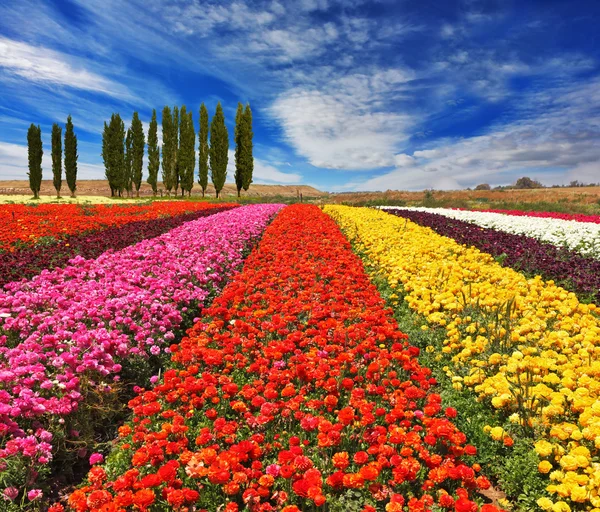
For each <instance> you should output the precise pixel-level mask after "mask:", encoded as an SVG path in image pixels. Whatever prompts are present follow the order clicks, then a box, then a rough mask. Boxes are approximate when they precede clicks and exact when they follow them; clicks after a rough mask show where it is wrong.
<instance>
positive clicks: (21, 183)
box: [0, 180, 328, 198]
mask: <svg viewBox="0 0 600 512" xmlns="http://www.w3.org/2000/svg"><path fill="white" fill-rule="evenodd" d="M158 189H159V190H160V189H163V186H162V183H159V184H158ZM206 193H207V195H208V196H210V197H214V196H215V189H214V187H213V186H212V185H209V186H208V190H207V191H206ZM0 194H1V195H28V194H31V190H30V189H29V181H27V180H14V181H0ZM61 194H62V195H63V196H65V197H68V196H69V189H68V188H67V186H66V183H64V182H63V188H62V190H61ZM77 194H78V195H82V196H110V188H109V186H108V181H106V180H79V181H77ZM200 194H201V189H200V186H199V185H198V184H195V185H194V188H193V189H192V195H193V196H198V195H200ZM300 194H302V197H303V198H311V197H325V196H328V193H327V192H322V191H321V190H317V189H316V188H314V187H309V186H307V185H254V184H252V185H251V186H250V189H249V190H248V192H244V191H242V196H251V197H268V196H283V197H299V196H300ZM40 195H41V196H54V195H56V191H55V190H54V186H53V185H52V180H43V181H42V188H41V191H40ZM159 195H160V194H159ZM221 195H222V196H223V197H231V196H237V190H236V188H235V185H234V184H233V183H226V184H225V186H224V187H223V190H222V191H221ZM151 196H152V188H151V187H150V185H148V184H147V183H143V184H142V186H141V188H140V197H151ZM165 196H166V194H164V193H163V197H165Z"/></svg>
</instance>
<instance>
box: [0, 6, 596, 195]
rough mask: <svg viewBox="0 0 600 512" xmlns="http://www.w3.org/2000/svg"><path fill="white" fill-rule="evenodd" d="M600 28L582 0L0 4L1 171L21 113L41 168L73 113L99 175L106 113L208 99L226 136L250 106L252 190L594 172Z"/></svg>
mask: <svg viewBox="0 0 600 512" xmlns="http://www.w3.org/2000/svg"><path fill="white" fill-rule="evenodd" d="M599 26H600V2H598V1H597V0H589V1H577V0H410V1H409V0H371V1H366V0H294V1H289V2H284V1H283V0H267V1H258V0H257V1H250V0H239V1H233V2H213V1H206V0H202V1H200V0H185V1H183V0H181V1H178V0H144V1H138V0H125V1H121V0H18V1H15V0H3V2H2V3H1V5H0V179H17V178H25V177H26V167H27V152H26V132H27V127H28V126H29V124H30V123H31V122H34V123H36V124H38V123H39V124H40V125H41V127H42V133H43V140H44V149H45V155H44V161H43V168H44V173H45V177H47V178H50V175H51V171H50V169H51V163H50V130H51V125H52V123H53V122H60V123H64V122H65V120H66V117H67V115H68V114H69V113H71V114H72V116H73V121H74V124H75V128H76V132H77V134H78V137H79V155H80V156H79V162H80V178H103V176H104V168H103V166H102V160H101V157H100V151H101V132H102V126H103V122H104V121H105V120H107V119H109V118H110V115H111V113H112V112H119V113H120V114H121V116H122V117H123V118H124V119H125V120H126V122H128V120H130V119H131V115H132V113H133V111H134V110H137V111H139V113H140V117H141V119H142V120H143V121H144V122H145V123H146V126H147V123H148V121H149V120H150V116H151V113H152V108H156V109H157V111H158V112H159V120H160V110H161V109H162V107H163V106H164V105H165V104H169V105H175V104H178V105H181V104H185V105H186V106H187V108H188V109H192V110H193V111H194V119H195V122H196V123H197V122H198V109H199V105H200V103H201V102H203V101H204V102H205V103H206V104H207V106H208V108H209V112H210V114H211V116H212V114H213V113H214V108H215V106H216V103H217V101H219V100H220V101H221V102H222V104H223V107H224V109H225V115H226V118H227V122H228V126H229V131H230V138H231V136H232V135H233V124H232V123H233V119H234V116H235V109H236V106H237V102H238V101H241V102H243V103H246V102H250V104H251V106H252V110H253V114H254V133H255V135H254V144H255V151H254V154H255V158H256V162H255V182H260V183H284V184H297V183H303V184H310V185H314V186H316V187H318V188H320V189H322V190H330V191H351V190H387V189H408V190H420V189H424V188H435V189H455V188H464V187H473V186H475V185H477V184H478V183H490V184H492V185H502V184H510V183H514V181H515V180H516V179H517V178H518V177H520V176H523V175H527V176H531V177H533V178H537V179H539V180H540V181H542V182H543V183H544V184H548V185H550V184H563V183H568V182H570V181H572V180H580V181H584V182H600V29H599V28H598V27H599ZM231 163H232V162H231ZM231 169H233V168H232V167H231ZM230 174H231V176H229V177H228V180H231V179H232V178H233V176H232V174H233V173H232V172H231V173H230Z"/></svg>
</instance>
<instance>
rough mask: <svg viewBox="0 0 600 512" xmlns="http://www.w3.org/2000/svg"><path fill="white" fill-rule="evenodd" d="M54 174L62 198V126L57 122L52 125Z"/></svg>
mask: <svg viewBox="0 0 600 512" xmlns="http://www.w3.org/2000/svg"><path fill="white" fill-rule="evenodd" d="M52 176H53V179H52V183H53V184H54V188H55V189H56V197H57V198H58V199H60V188H61V186H62V128H61V127H60V126H58V124H57V123H54V124H53V125H52Z"/></svg>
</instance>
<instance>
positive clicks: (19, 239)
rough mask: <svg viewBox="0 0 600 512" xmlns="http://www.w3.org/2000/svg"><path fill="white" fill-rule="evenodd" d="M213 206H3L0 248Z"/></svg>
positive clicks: (0, 208) (0, 209) (174, 203)
mask: <svg viewBox="0 0 600 512" xmlns="http://www.w3.org/2000/svg"><path fill="white" fill-rule="evenodd" d="M212 206H213V205H211V204H207V203H194V202H188V201H154V202H152V203H147V204H142V205H101V204H98V205H93V206H81V205H78V204H41V205H39V206H28V205H24V204H5V205H0V250H8V249H10V248H11V247H12V246H14V244H15V243H35V242H36V241H38V240H39V239H40V238H41V237H52V238H64V237H65V236H68V235H71V234H75V233H77V234H81V233H84V232H87V231H96V230H99V229H103V228H106V227H109V226H121V225H123V224H127V223H129V222H134V221H139V220H151V219H156V218H158V217H162V216H172V215H181V214H183V213H187V212H190V213H191V212H195V211H198V210H202V209H205V208H207V207H212Z"/></svg>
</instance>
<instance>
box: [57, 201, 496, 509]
mask: <svg viewBox="0 0 600 512" xmlns="http://www.w3.org/2000/svg"><path fill="white" fill-rule="evenodd" d="M188 335H189V337H188V338H186V339H184V340H183V342H182V343H181V344H180V345H178V346H177V345H174V346H172V347H171V350H172V351H173V367H172V368H171V369H169V370H167V371H166V372H165V374H164V375H163V377H162V379H161V380H160V381H159V383H158V384H157V385H156V387H155V388H154V389H152V390H150V391H143V392H141V393H140V394H139V395H138V396H137V397H136V398H135V399H133V400H132V401H131V402H130V407H131V409H132V410H133V413H134V417H133V420H132V421H131V422H130V423H129V424H127V425H125V426H123V427H121V428H120V439H119V441H118V443H117V445H116V447H115V449H114V450H113V452H112V454H111V455H110V457H109V458H108V461H107V463H106V464H105V465H100V464H98V465H95V466H94V467H93V468H92V469H91V471H90V473H89V476H88V483H87V484H86V486H85V487H82V488H80V489H79V490H77V491H75V492H74V493H73V494H72V495H71V496H70V497H69V500H68V507H69V508H70V509H71V510H74V511H77V512H87V511H90V510H100V511H103V512H115V511H126V510H138V511H142V512H143V511H148V510H152V511H157V510H177V511H192V510H195V511H201V510H211V511H213V510H224V511H226V512H235V511H238V510H250V511H270V510H283V511H284V512H299V511H300V510H308V509H312V508H313V507H317V508H319V509H322V510H337V509H340V508H339V507H342V509H344V507H346V508H348V509H352V510H363V511H364V512H374V511H377V510H385V511H387V512H396V511H401V510H410V511H425V510H431V509H433V508H434V507H436V509H437V508H439V507H441V508H442V509H443V510H456V511H460V512H467V511H476V510H480V508H479V505H478V504H477V503H476V501H474V497H473V496H474V495H475V490H476V489H478V488H483V489H485V488H487V487H489V485H490V484H489V482H488V480H487V479H486V478H485V477H484V476H479V475H478V471H479V467H478V465H477V464H476V463H473V461H474V457H475V456H476V449H475V448H474V447H473V446H471V445H469V444H467V440H466V437H465V435H464V434H463V433H462V432H460V431H459V430H458V429H457V428H456V426H455V425H454V424H453V422H452V418H453V417H455V416H456V414H457V412H456V410H454V409H451V408H446V409H444V408H443V405H442V403H441V398H440V395H439V394H437V393H436V392H435V391H434V389H435V386H436V382H435V380H434V379H433V378H432V377H431V372H430V371H429V370H428V369H427V368H424V367H422V366H420V365H419V363H418V360H417V357H416V356H417V355H418V352H419V350H418V349H417V348H415V347H412V346H410V345H409V344H408V342H407V340H406V338H407V337H406V335H405V334H403V333H401V332H400V331H399V330H398V327H397V324H396V322H395V321H394V318H393V316H392V314H391V312H390V310H389V309H386V308H385V304H384V301H383V300H382V298H381V297H380V296H379V295H378V292H377V290H376V288H375V287H374V286H373V285H372V283H371V282H370V281H369V278H368V276H367V275H366V273H365V272H364V269H363V267H362V263H361V262H360V259H359V258H358V257H357V256H355V255H354V254H353V253H352V250H351V247H350V244H349V243H348V241H347V240H346V238H345V237H344V236H343V235H342V233H341V232H340V230H339V228H338V227H337V226H336V224H335V223H334V222H333V220H331V219H330V218H329V217H328V216H326V215H325V214H323V213H322V212H321V211H320V210H319V209H318V208H317V207H315V206H310V205H295V206H290V207H287V208H285V209H284V210H282V212H281V213H280V214H279V216H278V217H277V218H276V219H275V221H274V222H273V223H272V224H271V226H270V227H269V228H268V229H267V231H266V232H265V235H264V237H263V240H262V242H261V243H260V245H259V247H258V248H257V249H256V250H255V251H254V252H253V253H252V254H251V256H250V257H249V259H248V261H247V263H246V265H245V267H244V270H243V272H242V273H240V274H239V275H238V276H237V277H236V278H235V279H234V280H233V281H232V282H231V283H230V284H229V285H228V286H227V287H226V288H225V289H224V291H223V293H222V295H221V296H220V297H219V298H217V299H216V300H215V302H214V303H213V305H212V306H211V307H210V308H208V309H206V310H204V311H203V315H202V320H201V321H200V322H198V323H197V324H196V325H195V326H194V327H193V328H192V329H191V330H190V331H189V333H188ZM96 461H99V462H101V457H99V456H98V457H96V458H95V459H94V462H96ZM335 507H337V508H335ZM51 510H52V512H58V511H61V510H63V508H62V505H54V506H53V507H52V509H51ZM481 510H482V511H485V512H492V511H496V510H497V509H496V508H495V507H493V506H491V505H484V506H483V507H481Z"/></svg>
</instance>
